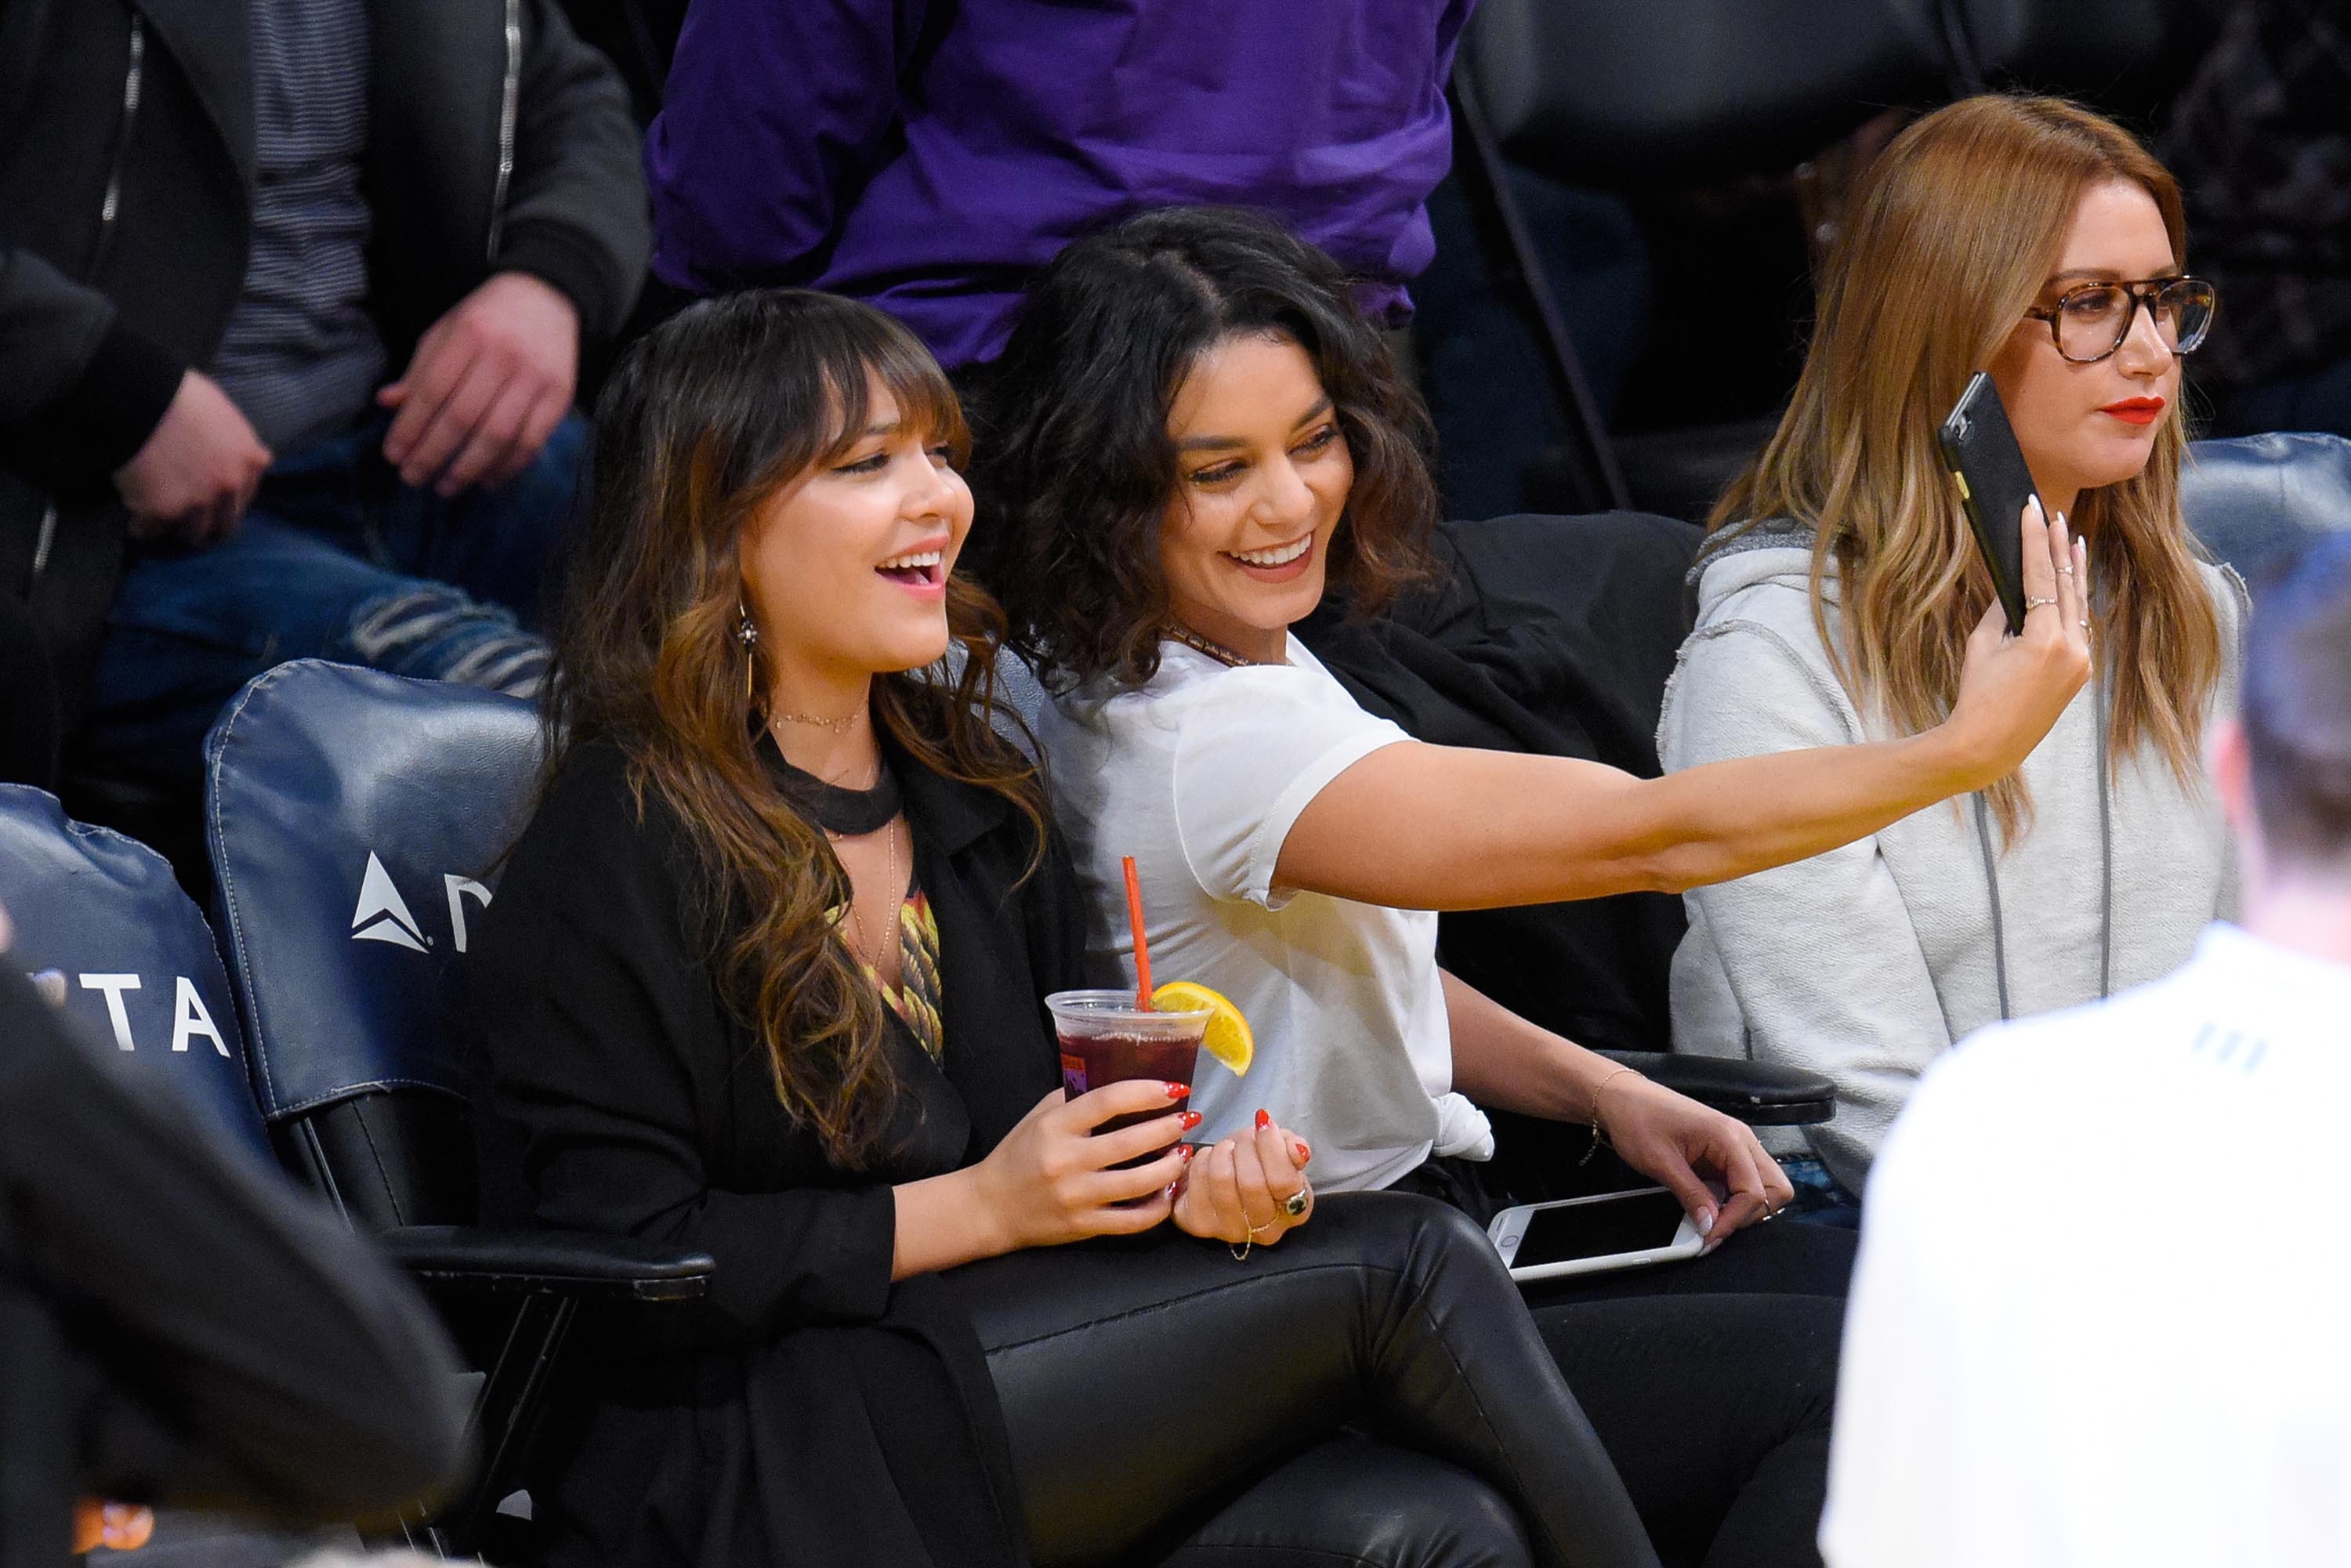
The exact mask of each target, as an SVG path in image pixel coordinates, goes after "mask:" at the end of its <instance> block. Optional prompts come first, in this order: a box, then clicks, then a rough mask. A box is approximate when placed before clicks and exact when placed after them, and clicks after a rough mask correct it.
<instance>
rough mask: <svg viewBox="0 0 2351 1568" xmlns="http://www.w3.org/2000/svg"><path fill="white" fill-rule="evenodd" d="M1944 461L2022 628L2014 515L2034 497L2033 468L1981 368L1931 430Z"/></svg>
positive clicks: (2020, 560) (2020, 558)
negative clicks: (1937, 425)
mask: <svg viewBox="0 0 2351 1568" xmlns="http://www.w3.org/2000/svg"><path fill="white" fill-rule="evenodd" d="M1935 444H1936V445H1937V446H1938V447H1940V448H1941V449H1942V453H1943V466H1945V467H1946V468H1949V470H1950V471H1951V476H1952V477H1953V478H1954V479H1956V480H1957V481H1958V482H1959V505H1960V507H1962V508H1964V509H1965V511H1966V512H1967V515H1968V527H1969V528H1970V530H1972V531H1973V533H1974V534H1975V536H1976V548H1977V549H1979V550H1981V551H1982V552H1983V558H1984V565H1986V566H1987V567H1989V568H1991V581H1992V587H1993V589H1994V590H1995V591H1997V592H1998V593H1999V595H2000V604H2001V609H2002V610H2003V611H2005V612H2007V614H2008V629H2009V632H2011V634H2014V633H2016V632H2022V631H2023V630H2024V550H2023V543H2022V539H2021V538H2020V537H2019V530H2018V528H2017V517H2018V515H2019V514H2020V513H2022V511H2023V510H2024V503H2025V502H2026V501H2028V500H2031V499H2035V498H2037V496H2038V492H2037V491H2035V490H2034V489H2033V487H2032V470H2031V469H2030V468H2027V467H2026V466H2025V465H2024V452H2023V449H2022V448H2021V447H2019V446H2018V445H2017V444H2016V432H2015V431H2014V430H2013V429H2011V428H2010V426H2009V423H2008V410H2007V409H2006V408H2005V407H2003V406H2002V405H2001V401H2000V390H1999V389H1998V388H1997V387H1994V386H1993V385H1992V384H1991V377H1990V376H1989V375H1987V374H1985V373H1984V372H1983V371H1977V372H1976V373H1975V374H1974V375H1972V376H1970V377H1969V378H1968V385H1967V390H1966V391H1964V392H1961V393H1959V402H1957V403H1955V404H1953V405H1952V407H1951V412H1950V413H1949V416H1948V417H1947V418H1945V419H1944V421H1943V423H1942V424H1941V426H1940V427H1939V428H1938V429H1937V430H1936V432H1935Z"/></svg>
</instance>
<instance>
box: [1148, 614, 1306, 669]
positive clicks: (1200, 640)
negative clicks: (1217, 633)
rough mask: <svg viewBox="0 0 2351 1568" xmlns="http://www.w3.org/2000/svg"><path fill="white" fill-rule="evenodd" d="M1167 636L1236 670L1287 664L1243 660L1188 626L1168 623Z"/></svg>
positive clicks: (1284, 660) (1272, 660)
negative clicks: (1252, 666)
mask: <svg viewBox="0 0 2351 1568" xmlns="http://www.w3.org/2000/svg"><path fill="white" fill-rule="evenodd" d="M1167 635H1168V636H1170V637H1173V638H1174V639H1175V641H1177V642H1178V643H1183V644H1184V646H1186V648H1190V649H1192V650H1193V651H1195V652H1196V653H1206V654H1207V655H1208V657H1210V658H1211V659H1214V660H1216V661H1217V663H1218V664H1224V665H1227V666H1228V667H1230V668H1232V669H1236V670H1238V669H1241V668H1243V667H1245V666H1249V665H1265V666H1270V665H1276V664H1287V663H1289V661H1288V660H1286V659H1244V658H1242V657H1241V656H1240V655H1239V654H1238V653H1234V652H1233V651H1232V650H1231V649H1230V648H1228V647H1226V646H1225V645H1224V644H1223V643H1217V642H1212V641H1210V640H1209V639H1208V638H1206V637H1203V636H1201V635H1200V634H1199V633H1198V632H1195V631H1193V630H1192V629H1191V628H1190V627H1189V626H1179V625H1176V624H1175V622H1168V625H1167Z"/></svg>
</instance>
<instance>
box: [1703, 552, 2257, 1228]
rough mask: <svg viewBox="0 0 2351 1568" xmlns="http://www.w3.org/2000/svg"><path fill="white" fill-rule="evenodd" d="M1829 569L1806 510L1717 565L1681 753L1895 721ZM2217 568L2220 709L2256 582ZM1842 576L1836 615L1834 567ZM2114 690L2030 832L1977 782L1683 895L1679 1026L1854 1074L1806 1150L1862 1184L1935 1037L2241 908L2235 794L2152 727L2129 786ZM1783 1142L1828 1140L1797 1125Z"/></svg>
mask: <svg viewBox="0 0 2351 1568" xmlns="http://www.w3.org/2000/svg"><path fill="white" fill-rule="evenodd" d="M1811 570H1812V536H1811V535H1810V534H1809V533H1808V532H1802V531H1779V532H1774V533H1770V534H1765V533H1761V532H1758V533H1755V534H1751V535H1750V536H1749V537H1748V538H1747V539H1744V540H1741V541H1739V543H1738V544H1736V545H1734V546H1733V547H1732V548H1730V549H1726V550H1725V551H1723V552H1721V553H1719V554H1717V555H1715V556H1714V557H1713V558H1711V559H1709V560H1708V562H1707V564H1706V565H1705V566H1704V567H1703V569H1702V575H1701V576H1700V578H1699V582H1698V629H1697V630H1696V631H1695V632H1692V633H1691V634H1690V637H1689V640H1688V641H1687V643H1684V644H1683V645H1682V651H1681V656H1680V659H1679V661H1678V664H1677V668H1676V670H1675V673H1674V677H1673V679H1672V681H1671V682H1670V683H1669V684H1668V685H1667V688H1666V701H1665V709H1664V713H1663V716H1662V717H1661V719H1660V721H1659V724H1658V727H1657V751H1658V755H1659V756H1660V757H1661V758H1663V760H1664V763H1665V766H1666V768H1667V769H1668V770H1671V769H1676V768H1693V767H1696V766H1698V765H1699V764H1701V763H1706V762H1714V761H1719V760H1721V759H1723V758H1734V757H1750V756H1757V755H1761V754H1763V753H1768V752H1774V751H1788V750H1793V749H1796V748H1798V747H1809V746H1843V745H1847V744H1851V743H1853V742H1856V741H1861V740H1873V739H1882V738H1885V737H1887V736H1889V735H1891V734H1893V733H1894V731H1893V730H1892V729H1891V728H1890V727H1888V726H1887V725H1886V723H1885V722H1884V721H1883V719H1882V718H1881V717H1877V716H1872V717H1871V718H1869V719H1866V720H1865V718H1864V717H1863V716H1862V714H1861V713H1860V712H1859V711H1858V710H1857V709H1856V707H1855V704H1854V702H1853V700H1852V699H1851V698H1850V697H1849V696H1848V695H1846V693H1845V691H1844V686H1843V685H1841V684H1840V682H1839V681H1838V679H1837V677H1836V674H1835V672H1834V668H1833V667H1832V665H1831V664H1830V662H1829V657H1828V651H1827V649H1826V647H1824V646H1823V643H1822V642H1821V637H1820V633H1819V632H1818V630H1817V629H1816V628H1815V627H1814V626H1813V613H1812V601H1811V592H1810V590H1811V584H1810V573H1811ZM2201 570H2202V573H2203V575H2204V578H2205V581H2206V585H2207V586H2208V588H2209V589H2210V591H2211V594H2212V600H2213V603H2214V606H2215V608H2216V609H2217V610H2218V612H2219V613H2220V637H2221V647H2222V650H2223V658H2224V669H2223V673H2222V677H2221V680H2220V684H2219V685H2218V687H2217V688H2216V691H2215V695H2214V699H2213V701H2212V704H2211V706H2210V710H2209V711H2210V713H2212V714H2215V715H2217V714H2220V713H2225V712H2228V711H2231V709H2232V708H2233V706H2234V702H2235V694H2236V687H2237V676H2238V668H2239V650H2238V641H2239V635H2240V628H2241V626H2242V624H2243V622H2244V612H2245V598H2244V585H2243V583H2242V582H2241V581H2240V580H2238V579H2237V577H2236V574H2235V573H2233V572H2231V571H2229V570H2227V569H2225V568H2221V567H2213V566H2206V567H2203V568H2201ZM1824 591H1825V592H1826V594H1827V597H1828V600H1829V609H1828V622H1829V627H1830V630H1831V632H1832V633H1833V634H1834V632H1835V631H1836V629H1837V614H1836V608H1835V576H1834V569H1833V568H1832V570H1831V574H1830V576H1829V578H1828V580H1827V581H1826V584H1825V586H1824ZM2105 704H2106V693H2105V687H2104V680H2103V677H2101V680H2100V681H2099V682H2096V683H2094V684H2093V685H2091V686H2089V687H2087V688H2085V690H2084V691H2083V692H2082V693H2081V695H2079V696H2077V697H2075V698H2074V702H2073V703H2072V705H2071V706H2068V707H2067V708H2066V710H2065V711H2064V714H2063V715H2061V716H2059V718H2058V720H2057V723H2056V725H2055V727H2053V728H2052V729H2051V730H2050V732H2049V734H2048V736H2047V737H2046V738H2044V739H2043V741H2042V743H2041V745H2040V746H2039V747H2036V748H2035V749H2034V751H2033V753H2032V756H2031V757H2029V758H2026V759H2025V763H2024V768H2023V776H2024V781H2025V783H2026V785H2027V787H2028V788H2029V789H2030V790H2031V792H2032V802H2033V817H2032V825H2031V827H2030V829H2029V830H2028V831H2026V832H2025V833H2024V835H2023V836H2022V838H2021V839H2019V841H2017V842H2016V843H2015V844H2014V845H2013V846H2011V847H2008V848H2006V849H2005V850H2002V849H2001V847H2000V841H1999V836H1998V835H1999V827H1998V824H1997V823H1996V822H1994V821H1991V819H1990V817H1989V814H1988V813H1985V812H1982V811H1981V810H1980V807H1979V805H1978V803H1977V801H1976V800H1974V799H1973V798H1968V799H1963V800H1958V801H1952V802H1945V803H1943V804H1940V805H1936V806H1930V807H1928V808H1927V809H1926V810H1922V811H1918V812H1916V813H1914V814H1913V815H1911V816H1909V817H1907V818H1905V819H1904V820H1902V821H1899V822H1896V823H1895V824H1894V825H1893V826H1892V827H1890V828H1887V829H1886V830H1885V831H1882V832H1880V833H1877V834H1876V835H1875V836H1873V837H1871V838H1866V839H1863V840H1861V841H1859V842H1857V843H1853V844H1848V845H1846V846H1845V847H1844V848H1843V849H1839V850H1833V851H1831V852H1829V853H1827V854H1823V855H1816V856H1814V857H1813V859H1811V860H1808V861H1802V862H1797V863H1796V864H1794V865H1789V866H1782V867H1780V868H1779V869H1777V870H1775V871H1768V872H1761V873H1757V874H1755V875H1753V876H1747V877H1741V878H1740V879H1739V880H1737V881H1735V882H1729V883H1722V884H1720V885H1719V886H1715V887H1708V888H1701V889H1699V890H1698V891H1697V892H1695V893H1691V894H1687V895H1686V897H1685V898H1684V901H1683V902H1684V904H1686V905H1687V909H1688V912H1689V934H1688V936H1686V937H1685V938H1684V939H1683V941H1682V945H1681V947H1680V949H1679V950H1678V951H1677V953H1676V954H1675V956H1674V969H1673V1018H1674V1044H1675V1047H1676V1049H1677V1050H1681V1051H1695V1052H1698V1053H1700V1054H1703V1055H1710V1056H1751V1057H1754V1058H1756V1059H1758V1060H1761V1061H1785V1062H1791V1063H1793V1064H1795V1065H1797V1066H1801V1067H1807V1068H1811V1069H1813V1070H1814V1071H1820V1072H1824V1073H1826V1074H1827V1075H1828V1076H1829V1077H1830V1078H1832V1079H1833V1080H1834V1081H1835V1083H1836V1087H1837V1110H1836V1116H1835V1119H1834V1121H1831V1122H1829V1123H1827V1124H1823V1125H1822V1126H1819V1127H1814V1128H1812V1129H1810V1130H1809V1135H1810V1143H1811V1150H1810V1151H1809V1152H1816V1153H1817V1154H1818V1155H1820V1157H1821V1159H1822V1160H1823V1162H1825V1163H1826V1165H1827V1166H1828V1167H1829V1170H1830V1172H1831V1173H1832V1174H1833V1175H1834V1176H1835V1177H1836V1178H1837V1180H1838V1181H1840V1182H1842V1183H1843V1184H1844V1186H1846V1187H1847V1188H1848V1189H1849V1190H1851V1191H1853V1192H1855V1193H1858V1192H1860V1191H1861V1190H1862V1185H1863V1182H1864V1179H1865V1177H1866V1176H1867V1175H1868V1172H1869V1163H1870V1160H1871V1158H1872V1157H1873V1156H1874V1155H1876V1150H1877V1145H1878V1144H1879V1142H1880V1141H1881V1140H1882V1139H1883V1138H1884V1137H1885V1135H1886V1129H1887V1127H1888V1126H1890V1125H1891V1124H1892V1123H1893V1120H1894V1116H1895V1113H1896V1112H1897V1111H1899V1110H1900V1109H1901V1108H1902V1103H1903V1102H1904V1100H1905V1099H1907V1097H1908V1095H1909V1092H1910V1089H1911V1085H1912V1084H1913V1083H1914V1082H1917V1077H1918V1074H1919V1073H1920V1072H1921V1071H1924V1070H1925V1068H1926V1066H1927V1064H1928V1061H1930V1060H1931V1059H1932V1058H1933V1057H1934V1055H1935V1053H1936V1052H1938V1051H1941V1050H1943V1049H1944V1048H1945V1047H1947V1046H1949V1045H1950V1044H1951V1043H1952V1042H1953V1041H1955V1040H1960V1039H1962V1038H1964V1037H1965V1036H1966V1035H1967V1034H1969V1033H1970V1031H1972V1030H1976V1029H1978V1028H1980V1027H1981V1026H1982V1025H1984V1024H1988V1023H1991V1022H1994V1021H1996V1020H1997V1019H2001V1018H2002V1017H2011V1018H2022V1017H2025V1016H2027V1015H2029V1014H2032V1013H2038V1012H2046V1011H2048V1010H2050V1009H2054V1008H2064V1007H2072V1006H2074V1005H2076V1004H2078V1003H2082V1002H2085V1001H2090V1000H2093V999H2095V998H2097V997H2099V996H2100V995H2102V994H2105V992H2108V991H2118V990H2122V989H2124V988H2128V987H2131V986H2136V985H2138V984H2140V983H2142V982H2143V981H2147V980H2151V979H2154V978H2155V977H2158V976H2160V975H2163V974H2166V973H2168V972H2169V971H2170V970H2171V969H2173V968H2175V967H2178V966H2179V964H2181V963H2183V962H2185V961H2186V960H2187V958H2188V957H2189V954H2190V953H2191V952H2193V951H2194V949H2195V946H2196V941H2197V937H2198V936H2199V933H2200V932H2201V931H2202V930H2203V928H2204V926H2205V925H2206V924H2207V923H2208V922H2210V920H2211V919H2212V918H2213V917H2214V915H2222V916H2226V915H2230V914H2231V913H2233V911H2234V906H2235V897H2236V879H2235V874H2234V870H2233V865H2232V862H2231V850H2230V845H2229V842H2228V835H2227V832H2226V830H2225V829H2224V827H2223V825H2222V822H2221V819H2220V809H2219V805H2218V803H2217V802H2216V801H2215V800H2214V799H2213V797H2212V794H2211V791H2210V788H2209V787H2208V786H2207V785H2205V784H2204V783H2203V781H2202V779H2201V778H2200V776H2199V779H2198V780H2197V781H2196V782H2195V783H2194V784H2193V785H2192V786H2183V785H2182V784H2181V783H2180V782H2179V779H2177V777H2176V776H2175V775H2174V774H2173V773H2172V771H2171V768H2170V767H2169V766H2168V764H2167V763H2166V762H2165V761H2164V760H2163V758H2161V757H2160V756H2159V755H2158V754H2157V753H2155V752H2154V751H2152V750H2151V749H2147V750H2143V751H2142V752H2141V753H2140V754H2139V755H2137V756H2136V757H2133V758H2129V759H2128V760H2127V761H2126V764H2125V766H2124V768H2122V772H2121V778H2120V780H2119V782H2117V783H2116V785H2115V786H2114V787H2113V788H2112V789H2107V788H2106V787H2105V769H2104V768H2102V767H2101V761H2102V754H2103V752H2104V749H2105V747H2104V736H2103V730H2104V725H2103V721H2102V715H2103V714H2104V712H2105ZM2102 793H2103V794H2105V796H2106V799H2105V802H2104V806H2103V810H2104V813H2105V815H2104V818H2103V821H2102V815H2101V812H2102V805H2101V800H2100V796H2101V794H2102ZM1988 867H1989V870H1988ZM2003 993H2004V997H2003ZM2031 1089H2032V1086H2031V1085H2030V1084H2020V1085H2018V1092H2020V1093H2029V1092H2031ZM1779 1152H1782V1153H1792V1154H1802V1153H1805V1152H1808V1151H1807V1150H1806V1149H1805V1148H1804V1146H1803V1144H1802V1142H1801V1141H1798V1140H1794V1139H1793V1138H1792V1136H1789V1137H1783V1140H1782V1143H1781V1145H1780V1148H1779Z"/></svg>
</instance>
